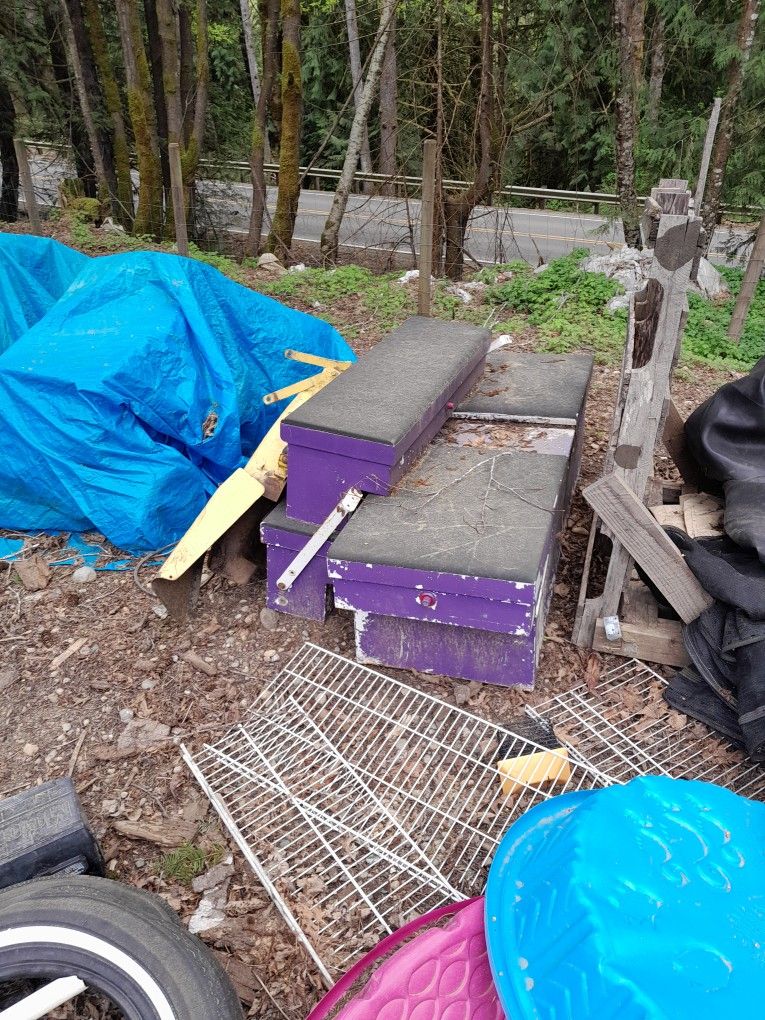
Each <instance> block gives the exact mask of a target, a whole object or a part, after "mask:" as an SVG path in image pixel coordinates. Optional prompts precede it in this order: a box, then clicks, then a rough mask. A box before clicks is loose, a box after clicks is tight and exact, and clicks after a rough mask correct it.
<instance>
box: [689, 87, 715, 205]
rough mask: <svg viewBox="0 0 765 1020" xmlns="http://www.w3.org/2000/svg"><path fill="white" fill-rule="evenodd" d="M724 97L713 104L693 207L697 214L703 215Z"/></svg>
mask: <svg viewBox="0 0 765 1020" xmlns="http://www.w3.org/2000/svg"><path fill="white" fill-rule="evenodd" d="M721 104H722V99H720V97H719V96H717V97H716V98H715V101H714V103H713V104H712V113H711V114H710V116H709V123H708V124H707V136H706V138H705V139H704V151H703V153H702V156H701V167H700V168H699V179H698V181H697V182H696V194H695V196H694V199H693V208H694V211H695V213H696V215H697V216H700V215H701V203H702V202H703V201H704V191H705V190H706V186H707V174H708V173H709V161H710V159H711V158H712V146H713V144H714V140H715V135H716V134H717V122H718V120H719V119H720V106H721Z"/></svg>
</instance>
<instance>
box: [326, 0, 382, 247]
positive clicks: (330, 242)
mask: <svg viewBox="0 0 765 1020" xmlns="http://www.w3.org/2000/svg"><path fill="white" fill-rule="evenodd" d="M395 13H396V0H382V6H381V9H380V24H379V27H378V29H377V35H376V37H375V41H374V46H373V47H372V53H371V54H370V57H369V66H368V68H367V76H366V80H365V81H364V87H363V89H362V92H361V96H360V98H359V102H358V105H357V107H356V111H355V113H354V115H353V122H352V123H351V131H350V135H349V138H348V148H347V149H346V152H345V160H344V162H343V169H342V170H341V171H340V179H339V180H338V182H337V190H336V191H335V195H334V198H333V199H332V207H331V208H330V211H329V215H328V216H327V219H326V222H325V224H324V230H323V231H322V234H321V256H322V259H323V261H324V262H325V263H334V262H336V261H337V254H338V248H339V239H340V226H341V224H342V222H343V216H344V215H345V209H346V206H347V205H348V196H349V194H350V191H351V186H352V185H353V178H354V176H355V174H356V164H357V163H358V160H359V153H360V152H361V145H362V140H363V136H364V128H365V127H366V125H367V123H368V121H369V111H370V110H371V108H372V100H373V98H374V94H375V90H376V89H377V84H378V82H379V80H380V71H381V69H382V62H383V54H384V53H385V46H386V44H387V42H388V36H389V35H390V31H391V28H392V27H393V18H394V16H395Z"/></svg>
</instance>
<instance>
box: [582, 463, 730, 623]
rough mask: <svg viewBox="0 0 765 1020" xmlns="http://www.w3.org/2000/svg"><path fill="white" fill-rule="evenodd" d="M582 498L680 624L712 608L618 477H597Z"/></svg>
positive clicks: (664, 536) (667, 540)
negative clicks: (665, 602)
mask: <svg viewBox="0 0 765 1020" xmlns="http://www.w3.org/2000/svg"><path fill="white" fill-rule="evenodd" d="M582 495H583V496H584V498H585V499H586V500H587V502H588V503H589V504H590V506H591V507H592V509H593V510H594V511H595V513H596V514H597V515H598V517H600V519H601V520H602V521H603V522H604V524H605V525H606V526H607V527H608V529H609V531H610V532H611V534H612V535H613V536H614V539H615V540H616V541H618V542H619V543H620V544H621V546H622V547H623V548H624V549H625V550H626V551H627V553H628V554H629V555H630V556H631V557H632V558H633V559H634V560H635V562H636V563H637V564H638V565H639V566H640V567H642V569H643V570H644V571H645V572H646V574H647V575H648V576H649V577H650V578H651V580H652V581H653V583H654V584H655V585H656V587H657V588H658V589H659V591H660V592H661V593H662V594H663V595H664V597H665V598H666V600H667V601H668V602H669V604H670V605H671V606H672V608H673V609H674V610H675V612H676V613H677V615H678V616H679V617H680V619H681V620H682V621H683V622H684V623H690V622H691V621H692V620H695V619H696V617H697V616H699V615H700V614H701V613H703V612H704V610H705V609H707V608H708V607H709V606H711V605H712V602H713V600H712V599H711V598H710V597H709V595H707V593H706V592H705V591H704V589H703V588H702V587H701V585H700V584H699V582H698V581H697V580H696V577H695V576H694V574H693V573H692V572H691V570H690V568H689V567H688V566H687V565H686V563H685V560H684V559H683V557H682V555H681V553H680V551H679V550H678V549H677V548H676V546H675V545H674V544H673V543H672V540H671V539H670V538H669V536H668V535H667V534H666V533H665V532H664V530H663V529H662V528H661V527H660V526H659V525H658V524H657V523H656V521H655V520H654V519H653V517H652V516H651V514H650V512H649V511H648V510H647V509H646V507H644V506H643V504H642V503H641V502H640V500H639V499H638V498H637V497H636V496H635V494H634V493H633V492H631V490H630V489H628V488H627V486H626V485H625V484H624V482H623V481H622V480H621V479H620V478H618V477H617V476H616V475H607V476H606V477H605V478H600V479H599V480H598V481H597V482H593V484H592V485H589V486H588V487H587V488H586V489H585V490H584V492H583V493H582ZM609 615H610V614H609Z"/></svg>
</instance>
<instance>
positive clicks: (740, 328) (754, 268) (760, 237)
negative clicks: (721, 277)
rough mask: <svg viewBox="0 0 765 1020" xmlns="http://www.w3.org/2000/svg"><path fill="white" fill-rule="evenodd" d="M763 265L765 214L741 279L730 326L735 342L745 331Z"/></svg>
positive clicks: (730, 334) (764, 262) (764, 259)
mask: <svg viewBox="0 0 765 1020" xmlns="http://www.w3.org/2000/svg"><path fill="white" fill-rule="evenodd" d="M763 265H765V216H763V217H762V219H761V220H760V226H759V227H758V229H757V236H756V237H755V239H754V247H753V248H752V254H751V255H750V256H749V262H748V264H747V267H746V272H745V273H744V279H743V280H742V281H741V290H740V291H739V292H738V297H737V298H736V304H735V307H734V308H733V315H732V316H731V320H730V325H729V326H728V338H729V339H730V340H732V341H733V342H734V343H738V342H739V340H740V339H741V334H742V333H743V332H744V323H745V322H746V313H747V312H748V311H749V306H750V305H751V303H752V301H753V299H754V294H755V291H756V290H757V284H758V283H759V280H760V276H761V275H762V267H763Z"/></svg>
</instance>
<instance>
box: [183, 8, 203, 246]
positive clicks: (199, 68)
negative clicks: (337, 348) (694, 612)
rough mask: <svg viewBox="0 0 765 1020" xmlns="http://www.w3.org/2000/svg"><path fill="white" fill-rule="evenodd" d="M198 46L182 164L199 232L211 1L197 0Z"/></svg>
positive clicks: (191, 220)
mask: <svg viewBox="0 0 765 1020" xmlns="http://www.w3.org/2000/svg"><path fill="white" fill-rule="evenodd" d="M196 9H197V45H196V74H195V78H194V91H195V96H194V118H193V120H192V123H191V133H190V134H189V140H188V144H187V146H186V148H185V150H184V152H183V156H182V159H181V165H182V168H183V184H184V187H185V188H186V192H187V196H188V197H187V202H188V217H189V225H190V228H191V229H192V231H193V232H194V233H196V230H195V227H194V222H195V209H196V186H197V169H198V167H199V160H200V159H201V158H202V151H203V147H204V140H205V123H206V121H207V106H208V103H209V99H210V57H209V45H210V41H209V37H208V36H209V33H208V26H207V0H197V8H196Z"/></svg>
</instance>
